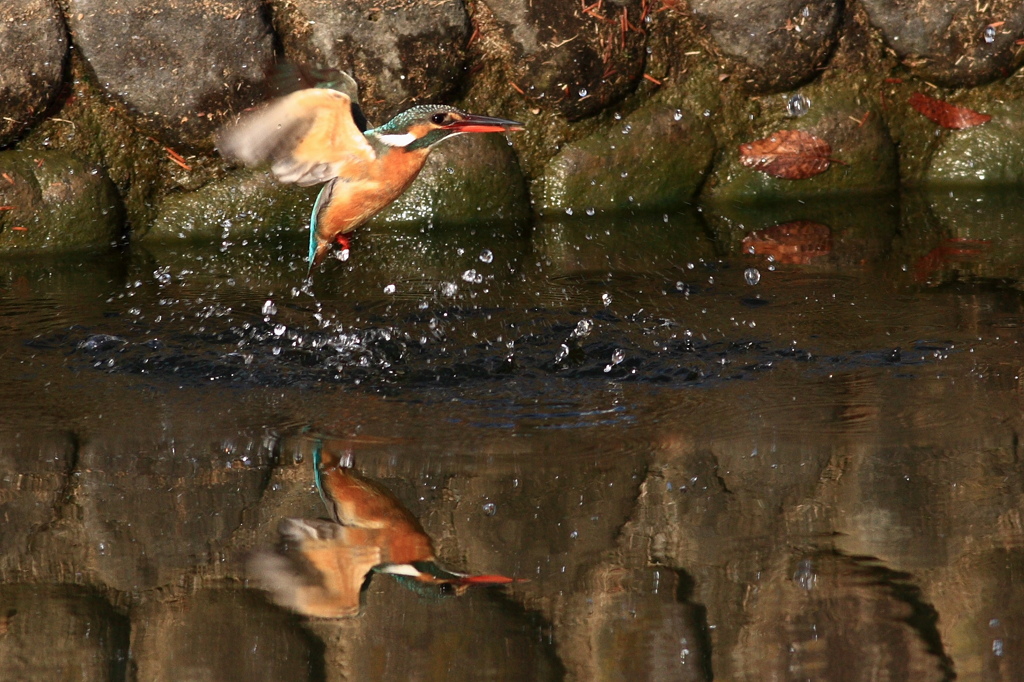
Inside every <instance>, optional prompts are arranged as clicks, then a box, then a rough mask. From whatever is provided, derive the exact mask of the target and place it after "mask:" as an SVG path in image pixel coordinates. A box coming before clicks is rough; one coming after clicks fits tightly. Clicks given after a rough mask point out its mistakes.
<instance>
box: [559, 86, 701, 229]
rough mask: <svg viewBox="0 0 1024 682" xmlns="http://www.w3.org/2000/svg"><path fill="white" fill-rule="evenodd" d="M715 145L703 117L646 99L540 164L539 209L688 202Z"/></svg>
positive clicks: (575, 209)
mask: <svg viewBox="0 0 1024 682" xmlns="http://www.w3.org/2000/svg"><path fill="white" fill-rule="evenodd" d="M714 151H715V141H714V136H713V135H712V134H711V132H710V130H709V129H708V126H707V125H706V124H705V122H704V120H703V118H702V117H699V116H695V115H694V114H692V113H690V112H689V111H686V110H684V109H681V108H677V107H673V106H668V105H665V104H661V103H653V104H650V105H648V106H646V107H644V108H642V109H640V110H638V111H636V112H634V113H633V114H631V115H629V116H628V117H626V119H625V120H623V121H621V122H614V123H612V124H610V125H608V126H605V127H603V128H601V129H599V130H598V131H597V132H595V133H593V134H591V135H590V136H589V137H585V138H583V139H582V140H579V141H576V142H572V143H570V144H567V145H566V146H564V147H563V148H562V149H561V151H560V152H559V153H558V154H557V155H556V156H555V157H554V158H552V159H551V160H550V161H549V162H548V164H547V166H546V167H545V169H544V176H543V178H542V179H541V180H540V181H539V182H540V183H541V191H540V192H539V198H540V202H539V203H540V211H541V213H542V214H565V213H568V214H570V215H575V214H580V215H582V214H584V213H587V214H592V212H593V211H597V212H602V213H603V212H606V211H632V210H635V209H649V210H659V209H669V208H676V207H679V206H680V205H682V204H685V203H687V202H688V201H689V200H690V199H691V198H692V197H693V195H694V194H695V193H696V191H697V189H698V188H699V187H700V184H701V182H702V181H703V179H704V174H705V172H706V171H707V169H708V167H709V165H710V163H711V159H712V156H713V155H714Z"/></svg>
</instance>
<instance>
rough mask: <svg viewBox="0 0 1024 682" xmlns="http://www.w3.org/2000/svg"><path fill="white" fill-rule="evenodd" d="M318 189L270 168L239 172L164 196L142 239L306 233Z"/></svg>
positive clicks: (152, 240)
mask: <svg viewBox="0 0 1024 682" xmlns="http://www.w3.org/2000/svg"><path fill="white" fill-rule="evenodd" d="M318 191H319V187H308V188H299V187H294V186H289V185H281V184H280V183H278V182H276V181H275V180H274V178H273V177H272V176H271V175H270V173H269V172H267V171H262V170H249V169H242V170H238V171H235V172H232V173H230V174H228V175H227V176H225V177H223V178H221V179H219V180H214V181H213V182H210V183H208V184H206V185H204V186H203V187H201V188H199V189H197V190H195V191H192V192H178V193H173V194H168V195H167V196H165V197H164V199H163V201H162V202H161V203H160V205H159V207H158V208H157V211H156V218H155V219H154V220H153V222H152V223H151V224H150V225H149V228H148V229H147V230H145V231H143V232H141V233H140V234H139V239H140V240H141V241H143V242H146V243H153V242H159V241H177V240H183V239H186V240H187V239H193V240H214V239H235V238H246V237H253V236H257V235H260V234H266V233H268V232H273V231H275V230H281V229H283V230H297V231H305V230H306V229H308V226H309V213H310V210H311V209H312V206H313V202H314V201H315V199H316V193H317V192H318Z"/></svg>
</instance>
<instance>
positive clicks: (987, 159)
mask: <svg viewBox="0 0 1024 682" xmlns="http://www.w3.org/2000/svg"><path fill="white" fill-rule="evenodd" d="M62 9H63V12H62ZM1022 32H1024V8H1021V7H1020V6H1019V5H1018V4H1015V3H1012V2H1009V1H1008V0H1000V1H997V2H993V3H985V4H984V5H981V4H979V3H975V2H973V0H957V1H956V2H947V1H945V0H927V1H925V2H918V3H913V4H912V7H911V6H910V5H908V6H906V7H904V6H903V5H899V4H892V3H888V2H876V1H875V0H865V1H864V2H862V3H837V2H834V1H833V0H759V1H758V2H735V1H732V0H698V1H694V2H691V3H689V4H688V5H687V4H686V3H682V2H675V1H674V0H624V1H623V2H617V3H611V2H608V3H597V4H593V3H591V4H589V5H588V4H587V3H574V2H564V3H541V4H537V3H530V2H525V1H524V0H502V1H500V2H498V1H496V0H480V1H479V2H465V1H464V0H445V1H444V2H439V3H430V4H429V7H427V6H426V5H424V4H422V3H418V2H411V1H403V0H394V1H393V2H376V1H375V0H358V1H357V2H346V3H333V2H327V1H326V0H295V1H289V2H284V1H283V0H274V1H272V2H270V3H267V4H264V3H261V2H258V1H257V0H225V1H223V2H218V3H208V2H206V1H205V0H167V1H166V2H157V1H155V0H116V1H115V2H105V1H104V2H101V1H100V0H69V1H68V2H66V3H63V4H62V3H58V2H56V0H27V1H26V2H19V3H7V4H6V5H5V6H4V7H3V8H0V59H2V61H3V63H4V64H5V68H4V70H3V73H2V74H0V93H2V94H3V103H4V105H3V106H4V108H3V111H2V112H0V113H2V115H3V119H2V121H0V145H3V146H4V147H6V148H8V149H9V150H10V151H9V152H8V153H7V154H5V155H3V157H0V171H2V172H3V173H5V175H4V176H0V205H3V206H4V207H8V206H9V207H10V208H5V209H4V210H3V211H0V249H26V250H36V249H45V248H53V247H54V246H55V245H62V244H66V245H72V246H76V247H79V246H81V245H83V244H97V245H102V244H105V243H107V242H109V241H110V240H111V239H114V238H117V237H118V236H119V235H120V234H121V233H122V231H123V228H124V227H128V228H129V229H130V230H131V232H132V233H133V234H134V236H135V237H145V236H147V235H149V238H150V239H157V240H159V239H178V238H182V237H189V236H204V237H208V238H209V237H219V236H220V235H221V232H222V231H223V230H224V229H225V226H228V227H229V228H230V229H232V230H233V231H235V232H246V231H251V230H256V229H261V228H264V227H265V225H266V223H267V222H268V221H270V222H273V223H278V222H279V223H282V224H289V225H301V224H302V223H303V222H304V221H305V220H306V212H307V204H308V198H307V197H306V193H304V192H303V191H302V190H300V189H296V188H285V187H280V186H277V185H274V184H272V183H266V182H254V181H253V179H252V174H251V173H249V172H246V171H240V170H237V169H228V168H226V167H225V165H224V163H223V162H222V161H221V160H220V159H219V158H218V157H217V155H216V153H215V152H214V150H213V142H212V140H213V134H214V132H215V131H216V130H217V128H218V127H219V126H220V125H222V124H223V123H224V122H225V121H227V120H229V119H230V118H231V116H232V115H233V114H235V113H237V112H238V111H240V110H242V109H244V108H246V107H249V106H252V105H253V104H254V103H256V102H258V101H259V100H260V99H262V98H263V97H264V94H263V87H262V85H261V82H262V81H263V79H264V75H265V71H266V69H267V68H268V67H269V66H270V64H271V63H272V62H273V61H274V60H275V59H277V58H286V59H291V60H296V61H300V62H305V63H309V64H312V65H314V66H317V67H322V68H337V69H343V70H346V71H349V72H351V73H352V74H354V76H355V77H356V79H357V80H358V81H359V85H360V88H361V93H362V98H363V104H364V108H365V109H366V110H367V112H369V114H370V116H371V119H373V120H374V121H375V122H377V123H382V122H384V121H385V120H386V119H387V118H388V117H390V116H392V115H393V114H394V113H396V112H397V111H400V110H402V109H404V108H407V107H408V106H410V105H412V104H416V103H423V102H426V101H435V102H436V101H443V102H450V103H454V104H457V105H460V106H463V107H464V108H466V109H469V110H473V111H476V112H479V113H486V114H493V115H501V116H505V117H508V118H513V119H517V120H521V121H523V122H525V123H526V125H527V130H526V132H525V133H521V134H517V135H515V136H514V138H513V147H512V148H511V149H505V148H502V147H501V146H499V145H496V144H491V142H493V141H489V142H487V143H484V142H481V141H479V140H473V141H470V140H466V139H462V140H456V141H454V142H452V143H449V146H448V147H447V148H446V149H445V152H444V153H445V158H446V160H439V161H438V162H435V163H432V164H431V165H430V166H429V167H428V168H427V170H426V171H425V172H424V173H423V174H422V175H421V177H420V179H419V180H418V181H417V184H416V186H414V188H413V190H412V191H411V193H410V196H409V198H408V200H406V201H404V203H403V204H402V205H401V206H397V207H396V208H395V210H393V211H391V212H390V213H389V214H388V215H386V216H383V217H381V218H380V219H379V220H381V221H384V222H391V223H394V222H396V221H413V222H418V221H430V222H432V223H434V224H437V223H439V222H441V223H443V222H464V221H466V220H472V219H477V218H480V217H482V218H500V219H505V220H508V219H513V220H518V219H521V218H524V217H526V216H528V215H529V214H530V213H531V212H532V211H533V210H534V207H535V209H536V211H537V212H541V213H550V214H564V213H567V212H571V213H573V214H576V215H581V214H583V213H587V214H593V213H594V212H619V211H623V210H626V211H633V210H636V209H641V210H643V209H658V210H664V209H671V208H674V207H679V206H682V205H683V204H685V203H686V202H689V201H690V200H691V199H692V198H693V196H694V195H695V194H698V193H699V194H700V195H701V196H703V197H704V198H705V199H707V200H709V201H714V200H722V201H724V200H734V199H765V198H777V197H787V196H806V195H810V194H818V193H822V192H842V191H846V190H887V189H888V190H891V189H893V188H895V187H896V186H898V185H900V184H904V185H931V186H934V185H943V184H945V183H960V184H963V183H968V184H979V183H980V184H984V183H993V182H995V183H1010V184H1018V183H1020V182H1021V181H1022V179H1024V146H1022V145H1021V144H1020V143H1019V142H1018V140H1019V138H1020V135H1019V130H1020V129H1021V128H1022V127H1024V99H1022V97H1021V95H1022V94H1024V86H1022V85H1021V84H1022V83H1024V81H1022V80H1021V79H1019V78H1016V77H1013V76H1014V75H1015V73H1016V69H1017V68H1018V67H1019V66H1020V64H1021V60H1022V59H1024V56H1022V55H1024V53H1022V52H1021V50H1020V49H1019V45H1018V44H1017V41H1018V40H1019V39H1020V38H1021V35H1022ZM275 45H276V46H279V47H277V48H275ZM71 46H73V47H74V49H71ZM918 91H925V92H926V93H927V94H929V95H932V96H936V97H938V98H940V99H944V100H949V101H951V102H953V103H956V104H960V105H963V106H965V107H969V108H971V109H973V110H977V111H980V112H983V113H987V114H990V115H992V120H991V121H989V122H988V123H986V124H984V125H981V126H978V127H975V128H970V129H966V130H942V129H941V128H938V127H937V126H936V124H934V123H932V121H930V120H928V119H926V118H925V117H923V116H921V115H920V114H918V113H917V112H916V111H914V110H913V109H912V108H911V107H910V106H909V105H908V103H907V101H908V98H909V97H910V95H911V94H913V93H915V92H918ZM786 129H797V130H801V131H805V132H807V133H811V134H813V135H815V136H817V137H819V138H821V139H823V140H825V141H826V142H828V143H829V145H830V149H831V159H833V160H834V161H833V162H832V163H831V168H830V169H829V170H828V171H827V172H824V173H821V174H820V175H817V176H814V177H810V178H805V179H799V180H793V179H784V178H777V177H773V176H771V175H769V174H766V173H762V172H761V171H759V170H756V169H753V168H747V167H744V166H743V165H742V164H741V163H740V158H739V154H738V151H737V150H738V148H739V145H740V144H742V143H748V142H751V141H753V140H756V139H760V138H763V137H765V136H766V135H769V134H771V133H773V132H775V131H778V130H786ZM896 145H899V148H900V154H899V155H897V154H896V153H895V150H896ZM52 150H60V151H61V152H63V154H64V155H58V156H52V157H50V156H48V154H49V153H50V152H51V151H52ZM69 157H70V158H69ZM515 157H517V158H515ZM39 159H43V160H44V161H45V162H46V163H47V164H49V165H54V164H57V165H60V164H65V165H67V167H68V173H70V172H71V169H72V168H75V169H80V168H82V167H83V166H84V167H85V168H87V169H88V171H87V172H88V173H89V174H90V177H94V178H95V181H93V182H91V183H89V182H64V184H63V188H64V189H63V190H62V191H63V192H64V194H65V195H66V196H64V197H63V198H62V200H61V204H60V209H59V210H57V209H55V208H53V207H51V206H48V205H47V203H46V200H45V196H44V197H43V198H42V199H40V198H39V197H38V196H36V195H38V189H36V190H33V189H32V187H33V186H34V185H33V183H36V185H38V182H39V181H38V180H36V179H34V178H33V177H32V175H31V173H30V172H29V169H30V168H31V165H32V164H34V163H36V162H37V160H39ZM468 161H472V163H468ZM76 172H81V171H78V170H76ZM53 173H55V174H56V176H55V177H58V178H59V177H61V169H60V168H55V170H53V171H52V173H51V174H53ZM8 178H10V179H8ZM108 178H109V181H110V182H112V185H111V188H112V189H116V191H108V189H107V186H108V185H110V182H108ZM97 183H99V186H100V187H99V189H97V187H96V186H95V185H97ZM45 190H46V188H45V187H44V188H43V193H44V195H45ZM97 191H101V192H102V193H103V196H102V201H99V202H97V198H96V192H97ZM33 192H35V194H33ZM97 205H100V206H102V207H103V208H102V211H101V213H102V217H98V216H93V215H91V213H90V211H91V212H92V213H95V212H96V206H97ZM44 214H45V215H46V216H47V219H45V220H43V219H40V218H39V215H44ZM83 217H87V218H88V220H87V221H86V222H91V223H93V224H97V225H99V226H100V227H99V228H98V229H95V230H92V231H90V232H82V230H81V226H82V224H83V221H82V218H83ZM72 233H73V234H74V235H75V236H74V237H72V236H70V235H71V234H72Z"/></svg>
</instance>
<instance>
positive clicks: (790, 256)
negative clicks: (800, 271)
mask: <svg viewBox="0 0 1024 682" xmlns="http://www.w3.org/2000/svg"><path fill="white" fill-rule="evenodd" d="M743 253H749V254H754V255H757V256H762V257H764V258H768V257H769V256H770V257H771V258H773V259H774V260H775V262H776V263H791V264H796V265H802V264H805V263H809V262H810V261H812V260H814V259H815V258H820V257H821V256H827V255H828V254H830V253H832V230H831V229H829V227H828V225H822V224H821V223H815V222H811V221H809V220H794V221H791V222H788V223H781V224H779V225H772V226H771V227H769V228H768V229H766V230H757V231H756V232H751V233H750V234H748V235H747V236H746V237H744V238H743Z"/></svg>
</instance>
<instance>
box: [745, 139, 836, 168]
mask: <svg viewBox="0 0 1024 682" xmlns="http://www.w3.org/2000/svg"><path fill="white" fill-rule="evenodd" d="M831 156H832V147H830V146H829V144H828V142H826V141H825V140H823V139H821V138H820V137H815V136H814V135H811V134H810V133H805V132H804V131H802V130H779V131H778V132H775V133H772V134H771V135H769V136H768V137H765V138H762V139H760V140H754V141H753V142H747V143H744V144H741V145H740V162H741V163H742V164H743V165H744V166H746V167H747V168H753V169H754V170H759V171H762V172H764V173H767V174H768V175H774V176H775V177H777V178H785V179H787V180H804V179H806V178H810V177H814V176H815V175H818V174H819V173H824V172H825V171H827V170H828V167H829V165H830V164H831V163H832V158H831Z"/></svg>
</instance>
